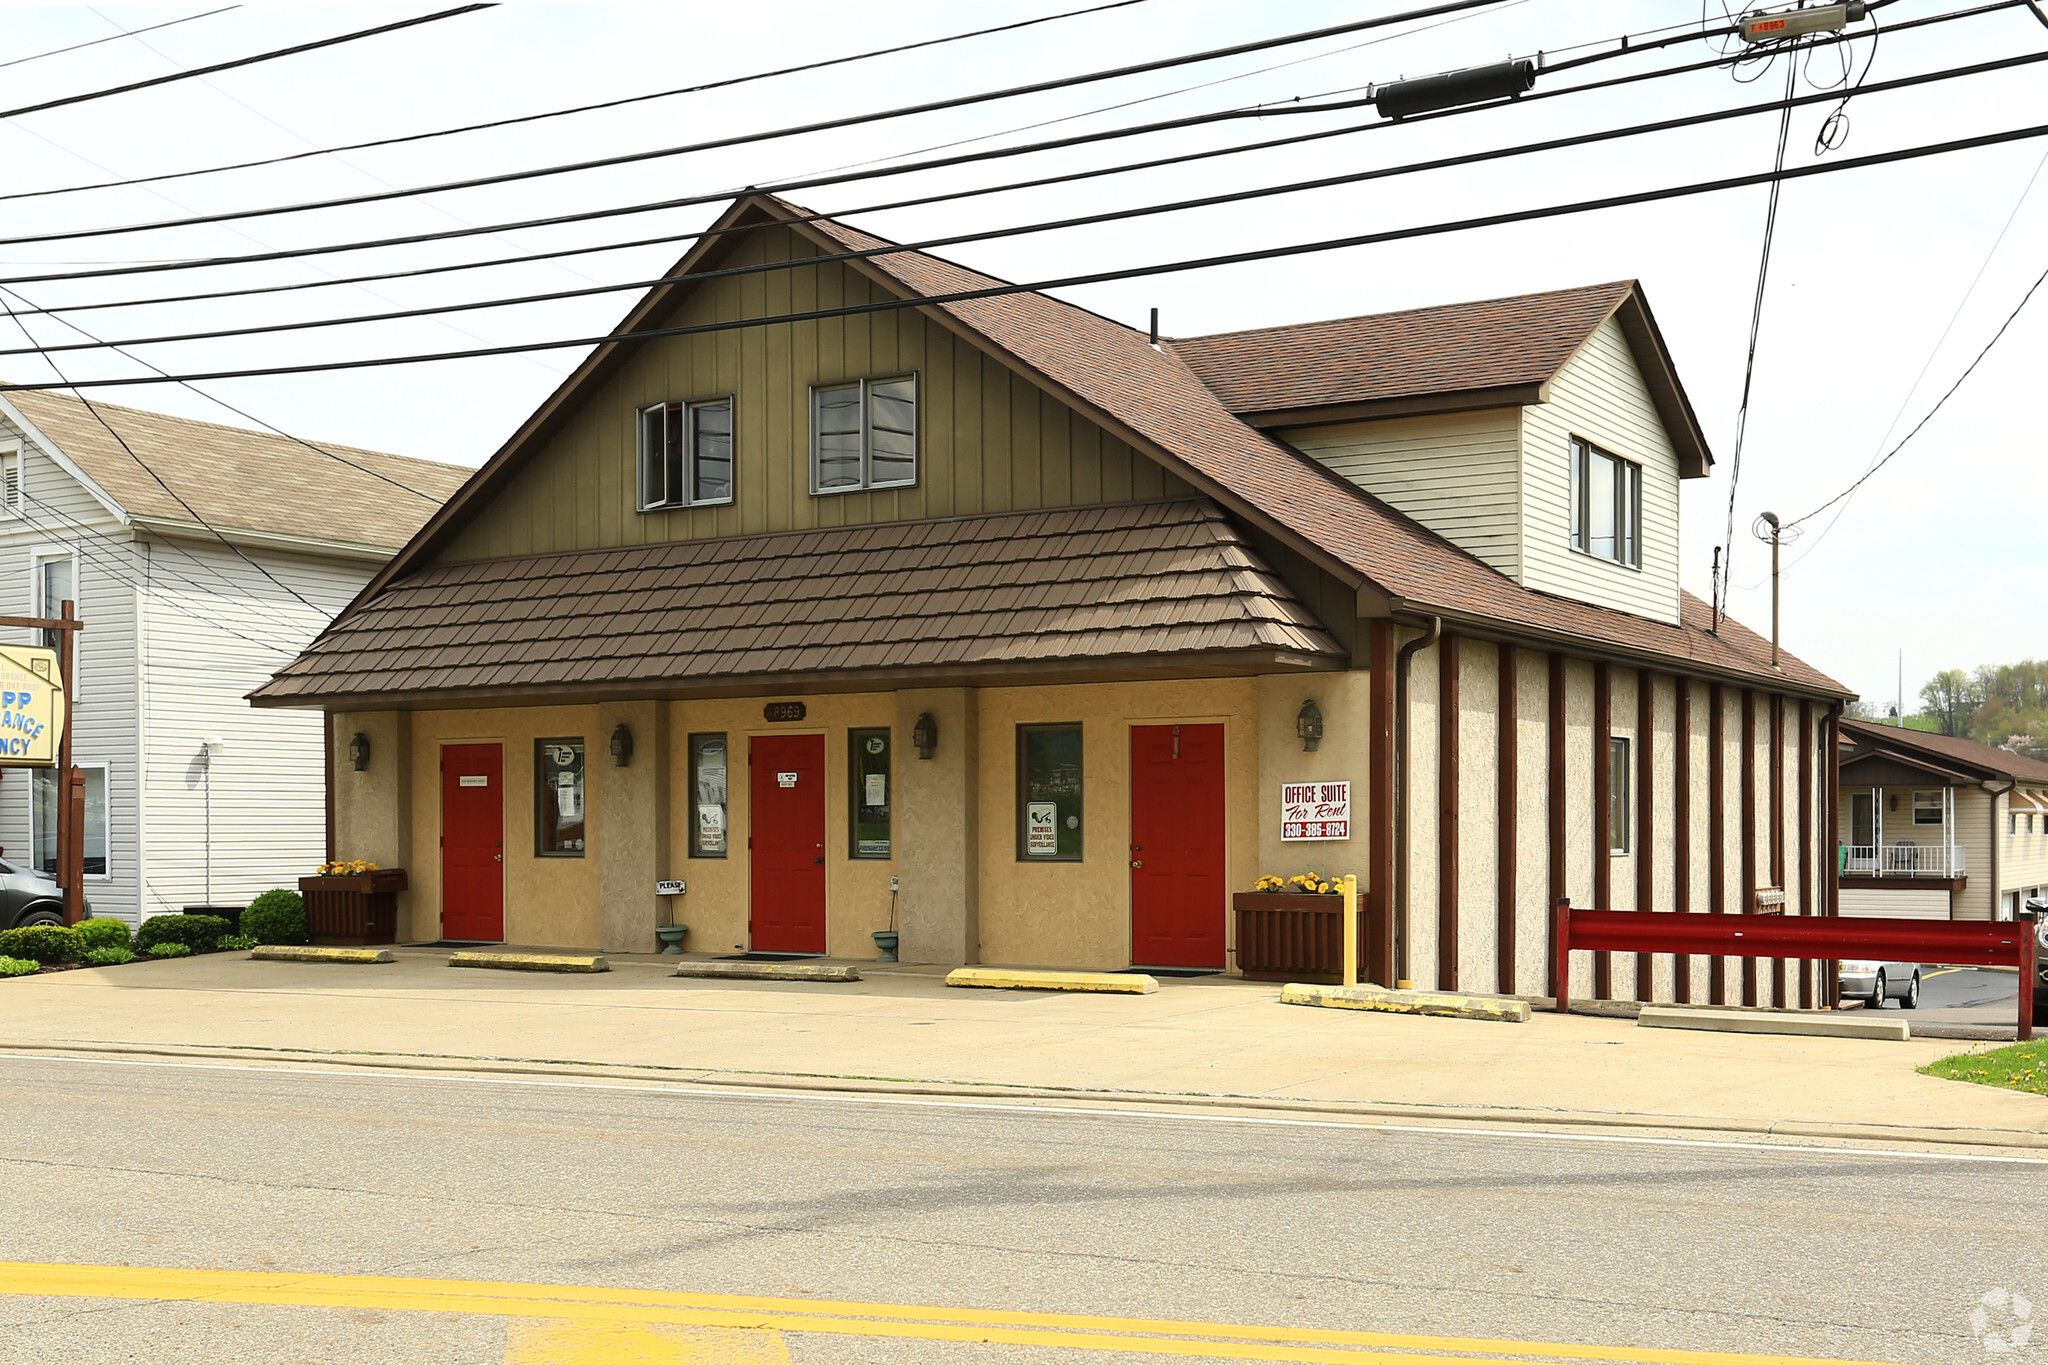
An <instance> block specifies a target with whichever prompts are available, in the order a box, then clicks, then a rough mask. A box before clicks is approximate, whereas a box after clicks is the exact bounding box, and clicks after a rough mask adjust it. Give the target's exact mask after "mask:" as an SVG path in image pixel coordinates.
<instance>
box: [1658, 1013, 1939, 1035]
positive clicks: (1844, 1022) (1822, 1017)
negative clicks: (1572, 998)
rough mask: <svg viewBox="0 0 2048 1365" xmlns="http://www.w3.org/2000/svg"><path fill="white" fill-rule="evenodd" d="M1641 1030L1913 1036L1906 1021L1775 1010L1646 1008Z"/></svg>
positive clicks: (1866, 1016) (1864, 1015)
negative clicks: (1680, 1029)
mask: <svg viewBox="0 0 2048 1365" xmlns="http://www.w3.org/2000/svg"><path fill="white" fill-rule="evenodd" d="M1636 1024H1637V1026H1638V1027H1640V1028H1690V1029H1701V1030H1703V1031H1706V1032H1709V1033H1786V1034H1791V1035H1793V1036H1795V1037H1802V1038H1876V1039H1879V1040H1881V1041H1884V1042H1890V1043H1903V1042H1905V1041H1906V1040H1908V1039H1909V1038H1911V1037H1912V1036H1913V1030H1912V1027H1911V1025H1909V1024H1908V1023H1907V1022H1906V1021H1905V1020H1904V1019H1884V1018H1879V1017H1876V1016H1874V1015H1867V1014H1853V1015H1842V1014H1784V1013H1779V1012H1777V1011H1772V1010H1756V1011H1750V1010H1688V1009H1676V1008H1667V1007H1665V1006H1661V1005H1645V1006H1644V1007H1643V1012H1642V1013H1641V1014H1639V1015H1637V1016H1636Z"/></svg>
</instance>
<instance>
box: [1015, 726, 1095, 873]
mask: <svg viewBox="0 0 2048 1365" xmlns="http://www.w3.org/2000/svg"><path fill="white" fill-rule="evenodd" d="M1017 856H1018V858H1019V859H1020V860H1022V861H1025V862H1056V861H1066V862H1078V861H1080V858H1081V727H1080V726H1079V725H1020V726H1018V727H1017Z"/></svg>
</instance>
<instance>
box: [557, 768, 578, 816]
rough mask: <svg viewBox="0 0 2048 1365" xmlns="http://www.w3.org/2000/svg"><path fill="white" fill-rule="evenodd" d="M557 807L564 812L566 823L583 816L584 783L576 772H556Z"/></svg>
mask: <svg viewBox="0 0 2048 1365" xmlns="http://www.w3.org/2000/svg"><path fill="white" fill-rule="evenodd" d="M555 809H556V810H558V811H560V812H561V813H562V823H563V824H565V825H573V824H575V823H576V822H577V821H578V820H581V819H582V818H583V784H582V783H581V782H578V781H577V780H576V774H574V773H556V774H555Z"/></svg>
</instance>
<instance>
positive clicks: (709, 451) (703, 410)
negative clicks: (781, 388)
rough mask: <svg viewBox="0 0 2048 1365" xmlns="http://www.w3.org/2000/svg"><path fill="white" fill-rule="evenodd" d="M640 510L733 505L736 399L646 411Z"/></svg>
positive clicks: (642, 422)
mask: <svg viewBox="0 0 2048 1365" xmlns="http://www.w3.org/2000/svg"><path fill="white" fill-rule="evenodd" d="M638 486H639V489H640V510H641V511H643V512H653V511H658V510H661V509H663V508H669V507H701V506H704V505H705V504H707V503H722V502H731V501H732V399H730V398H713V399H709V400H707V401H704V402H700V403H656V404H655V405H654V406H653V407H649V408H642V409H640V461H639V484H638Z"/></svg>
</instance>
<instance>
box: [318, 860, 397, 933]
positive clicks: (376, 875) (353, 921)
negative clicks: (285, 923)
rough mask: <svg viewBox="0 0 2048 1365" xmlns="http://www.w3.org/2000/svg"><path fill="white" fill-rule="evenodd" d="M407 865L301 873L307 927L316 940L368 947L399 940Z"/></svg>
mask: <svg viewBox="0 0 2048 1365" xmlns="http://www.w3.org/2000/svg"><path fill="white" fill-rule="evenodd" d="M405 889H406V879H405V869H404V868H402V867H380V868H378V869H377V870H376V871H375V872H366V873H364V874H363V875H362V876H360V877H301V878H299V894H300V895H302V896H304V897H305V898H306V928H307V929H308V931H310V932H311V933H312V935H313V941H314V942H315V943H334V944H341V945H345V946H347V947H369V946H373V945H376V944H380V943H396V942H397V941H398V893H399V892H401V891H403V890H405Z"/></svg>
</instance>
